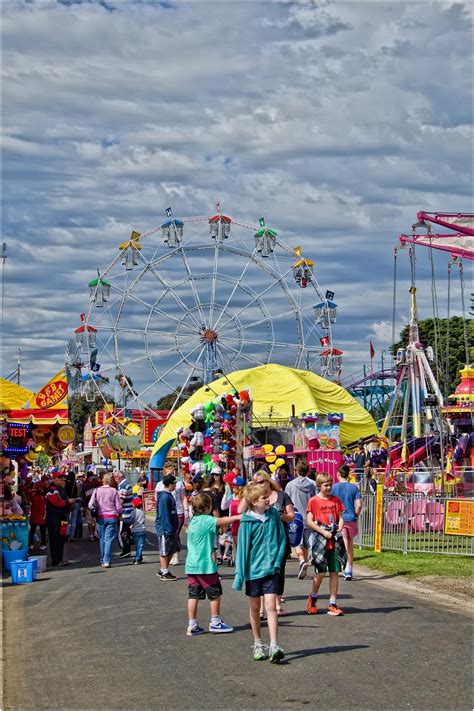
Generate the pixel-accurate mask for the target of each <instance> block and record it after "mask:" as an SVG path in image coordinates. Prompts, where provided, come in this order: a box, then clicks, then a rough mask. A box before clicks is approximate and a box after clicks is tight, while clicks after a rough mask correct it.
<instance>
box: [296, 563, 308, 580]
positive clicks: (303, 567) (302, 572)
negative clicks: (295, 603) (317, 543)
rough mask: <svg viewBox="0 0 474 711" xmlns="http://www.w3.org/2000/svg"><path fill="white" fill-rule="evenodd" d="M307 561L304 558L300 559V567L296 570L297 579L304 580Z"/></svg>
mask: <svg viewBox="0 0 474 711" xmlns="http://www.w3.org/2000/svg"><path fill="white" fill-rule="evenodd" d="M308 565H309V563H307V562H306V561H305V560H302V561H301V563H300V569H299V571H298V580H304V579H305V578H306V568H307V567H308Z"/></svg>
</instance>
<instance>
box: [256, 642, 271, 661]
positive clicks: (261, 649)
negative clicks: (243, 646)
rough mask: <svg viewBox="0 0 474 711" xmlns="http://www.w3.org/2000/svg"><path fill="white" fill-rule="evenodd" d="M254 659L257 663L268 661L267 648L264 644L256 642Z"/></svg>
mask: <svg viewBox="0 0 474 711" xmlns="http://www.w3.org/2000/svg"><path fill="white" fill-rule="evenodd" d="M253 658H254V660H255V661H256V662H260V661H262V659H268V654H267V648H266V646H265V645H264V644H263V643H262V642H255V644H254V645H253Z"/></svg>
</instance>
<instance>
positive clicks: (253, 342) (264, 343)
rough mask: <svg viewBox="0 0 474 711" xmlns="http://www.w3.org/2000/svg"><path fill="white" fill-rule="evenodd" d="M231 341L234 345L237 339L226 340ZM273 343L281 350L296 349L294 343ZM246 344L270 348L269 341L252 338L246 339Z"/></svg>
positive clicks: (226, 341) (226, 340)
mask: <svg viewBox="0 0 474 711" xmlns="http://www.w3.org/2000/svg"><path fill="white" fill-rule="evenodd" d="M229 340H230V342H231V343H232V340H236V339H229V338H226V339H225V343H228V341H229ZM271 343H272V345H273V346H279V347H280V348H295V344H294V343H290V342H285V341H272V342H271ZM245 344H249V345H252V346H268V341H259V340H256V339H252V338H246V339H245Z"/></svg>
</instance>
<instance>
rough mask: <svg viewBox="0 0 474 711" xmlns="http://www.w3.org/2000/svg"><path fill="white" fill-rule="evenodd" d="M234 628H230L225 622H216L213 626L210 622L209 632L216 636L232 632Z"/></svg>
mask: <svg viewBox="0 0 474 711" xmlns="http://www.w3.org/2000/svg"><path fill="white" fill-rule="evenodd" d="M233 631H234V628H233V627H231V626H230V625H226V624H225V622H222V620H221V621H220V622H218V623H217V624H216V625H213V624H212V622H211V623H210V625H209V632H214V633H216V634H222V633H224V632H233Z"/></svg>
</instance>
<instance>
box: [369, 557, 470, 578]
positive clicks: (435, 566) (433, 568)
mask: <svg viewBox="0 0 474 711" xmlns="http://www.w3.org/2000/svg"><path fill="white" fill-rule="evenodd" d="M355 560H356V562H359V563H361V564H362V565H365V566H367V567H368V568H373V569H375V570H383V572H384V573H388V574H389V575H407V576H409V577H416V578H419V577H422V576H424V575H440V576H448V577H453V578H472V576H473V574H474V561H473V560H472V558H470V557H467V556H466V557H464V556H460V555H436V554H432V553H408V554H406V555H404V554H403V553H397V552H395V551H382V553H374V551H369V550H362V551H361V550H356V551H355Z"/></svg>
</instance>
